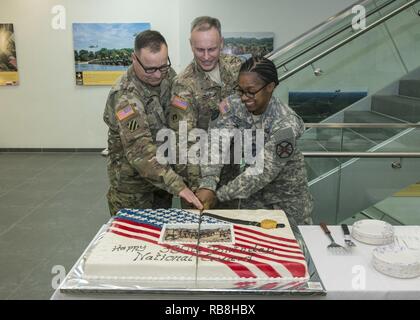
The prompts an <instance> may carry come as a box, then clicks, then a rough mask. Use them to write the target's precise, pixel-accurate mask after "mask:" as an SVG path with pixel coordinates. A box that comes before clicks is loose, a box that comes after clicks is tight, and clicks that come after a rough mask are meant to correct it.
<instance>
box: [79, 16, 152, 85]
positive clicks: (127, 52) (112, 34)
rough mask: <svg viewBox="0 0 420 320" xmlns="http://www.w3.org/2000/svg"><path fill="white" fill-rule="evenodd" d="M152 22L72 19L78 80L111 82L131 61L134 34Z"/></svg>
mask: <svg viewBox="0 0 420 320" xmlns="http://www.w3.org/2000/svg"><path fill="white" fill-rule="evenodd" d="M148 29H150V23H73V45H74V61H75V71H76V84H77V85H84V86H92V85H93V86H94V85H112V84H114V82H115V81H116V80H117V79H118V77H119V76H120V75H121V74H122V73H124V71H126V70H127V68H128V67H129V66H130V65H131V53H132V52H133V47H134V38H135V37H136V35H137V34H138V33H140V32H142V31H144V30H148Z"/></svg>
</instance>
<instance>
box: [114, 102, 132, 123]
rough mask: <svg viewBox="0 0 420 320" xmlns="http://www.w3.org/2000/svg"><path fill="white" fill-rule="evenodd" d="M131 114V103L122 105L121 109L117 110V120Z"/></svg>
mask: <svg viewBox="0 0 420 320" xmlns="http://www.w3.org/2000/svg"><path fill="white" fill-rule="evenodd" d="M133 114H134V110H133V107H132V106H131V105H128V106H126V107H124V108H123V109H121V110H119V111H117V118H118V120H120V121H122V120H124V119H126V118H128V117H129V116H131V115H133Z"/></svg>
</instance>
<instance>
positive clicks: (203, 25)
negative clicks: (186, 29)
mask: <svg viewBox="0 0 420 320" xmlns="http://www.w3.org/2000/svg"><path fill="white" fill-rule="evenodd" d="M211 28H216V30H217V31H218V32H219V35H220V36H222V26H221V25H220V21H219V19H217V18H212V17H209V16H201V17H197V18H195V19H194V21H193V22H192V23H191V32H193V31H194V30H197V31H207V30H210V29H211Z"/></svg>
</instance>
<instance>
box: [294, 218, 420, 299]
mask: <svg viewBox="0 0 420 320" xmlns="http://www.w3.org/2000/svg"><path fill="white" fill-rule="evenodd" d="M299 229H300V231H301V233H302V236H303V238H304V239H305V243H306V245H307V247H308V249H309V252H310V253H311V256H312V258H313V260H314V262H315V266H316V268H317V270H318V273H319V275H320V277H321V279H322V281H323V283H324V285H325V287H326V289H327V296H326V298H328V299H362V300H364V299H420V277H418V278H415V279H397V278H391V277H389V276H386V275H384V274H381V273H379V272H378V271H376V270H375V269H374V268H373V266H372V251H373V249H375V248H376V246H373V245H367V244H363V243H361V242H357V241H355V240H353V241H354V242H355V243H356V245H357V247H355V248H354V249H353V250H352V254H350V255H333V254H331V253H330V252H329V251H328V250H327V249H326V247H327V246H328V245H329V244H330V241H329V239H328V237H327V236H326V235H325V234H324V233H323V232H322V230H321V228H320V227H319V226H301V227H299ZM329 229H330V230H331V233H332V236H333V237H334V239H335V240H336V242H338V243H339V244H343V245H344V238H343V233H342V231H341V227H339V226H332V227H329ZM394 230H395V234H396V235H399V234H403V233H404V232H410V233H412V232H413V231H418V230H419V227H411V226H396V227H394Z"/></svg>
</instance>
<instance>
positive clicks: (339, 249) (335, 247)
mask: <svg viewBox="0 0 420 320" xmlns="http://www.w3.org/2000/svg"><path fill="white" fill-rule="evenodd" d="M320 226H321V229H322V230H323V231H324V232H325V234H326V235H327V236H328V238H330V241H331V244H329V245H328V247H327V249H328V250H329V251H330V252H332V253H334V254H346V253H347V250H346V248H344V247H343V246H341V245H339V244H338V243H337V242H335V241H334V238H333V237H332V235H331V231H330V230H329V229H328V227H327V225H326V224H325V223H324V222H321V223H320Z"/></svg>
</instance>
